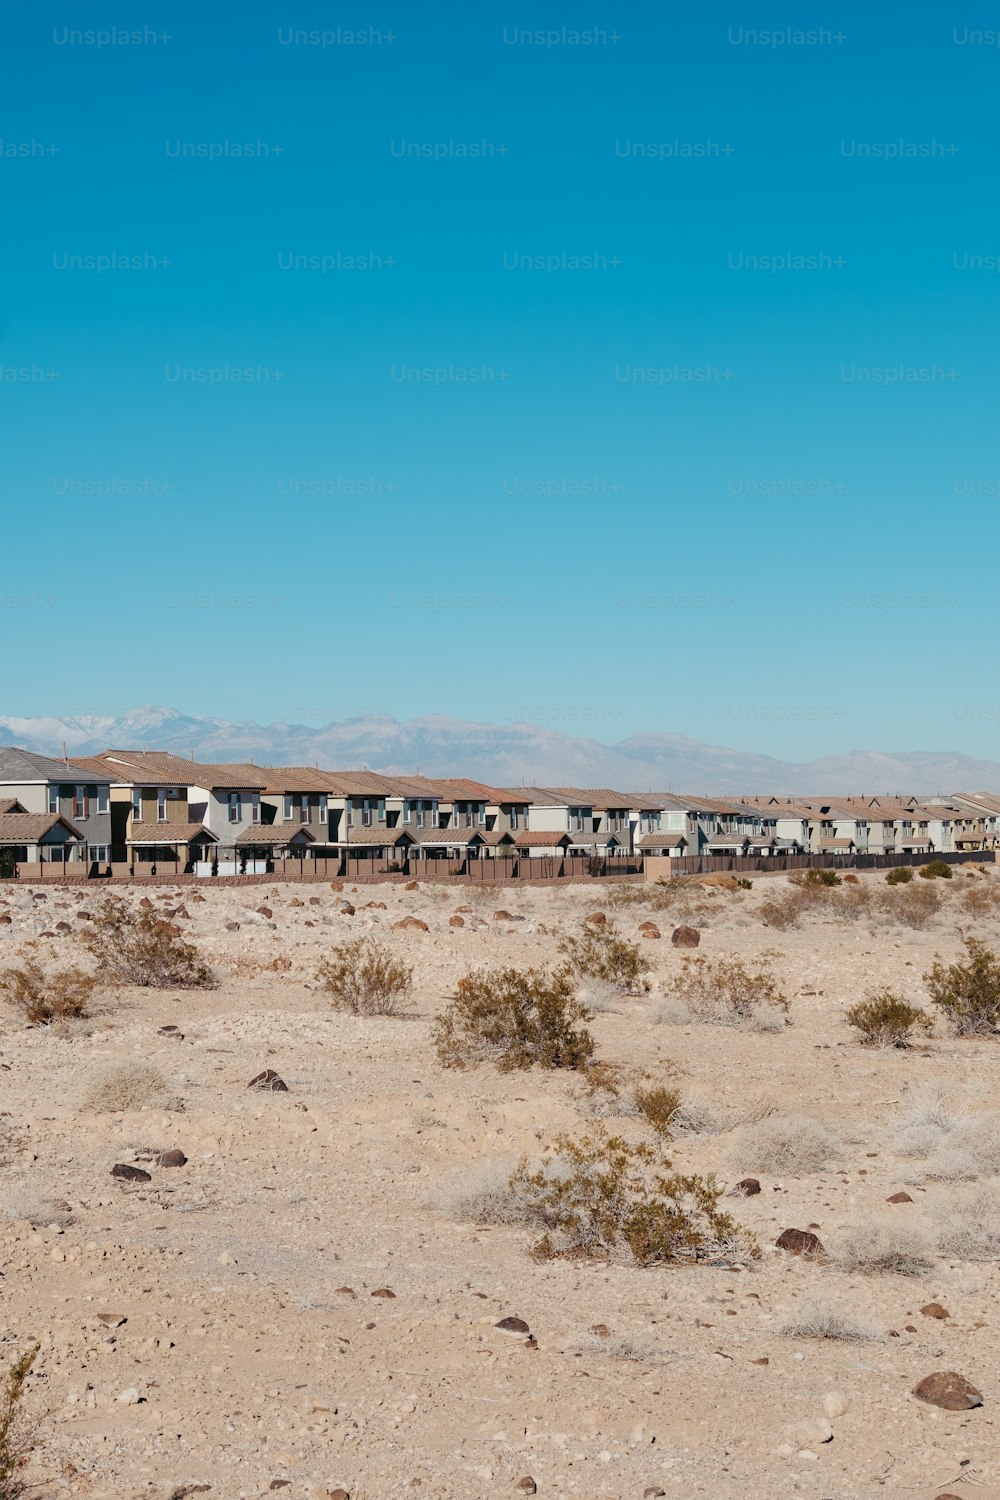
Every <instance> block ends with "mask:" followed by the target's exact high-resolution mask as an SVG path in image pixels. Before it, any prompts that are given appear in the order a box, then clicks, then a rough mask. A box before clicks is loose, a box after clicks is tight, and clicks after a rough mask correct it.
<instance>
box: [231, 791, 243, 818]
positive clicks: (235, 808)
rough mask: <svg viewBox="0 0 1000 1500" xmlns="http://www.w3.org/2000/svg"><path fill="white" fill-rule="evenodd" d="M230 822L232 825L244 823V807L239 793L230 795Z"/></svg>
mask: <svg viewBox="0 0 1000 1500" xmlns="http://www.w3.org/2000/svg"><path fill="white" fill-rule="evenodd" d="M229 821H230V823H240V822H242V821H243V805H242V801H241V798H240V794H239V792H230V793H229Z"/></svg>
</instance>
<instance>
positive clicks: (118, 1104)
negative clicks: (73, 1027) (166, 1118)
mask: <svg viewBox="0 0 1000 1500" xmlns="http://www.w3.org/2000/svg"><path fill="white" fill-rule="evenodd" d="M169 1102H170V1093H169V1090H168V1087H167V1080H166V1079H165V1078H164V1076H163V1074H162V1073H161V1072H160V1071H159V1070H158V1069H157V1068H151V1067H149V1066H147V1064H146V1063H140V1062H127V1063H118V1064H117V1065H116V1066H114V1067H111V1068H106V1069H105V1070H104V1072H103V1073H101V1074H99V1076H98V1077H97V1078H95V1079H94V1080H93V1081H92V1082H91V1083H90V1085H89V1086H88V1088H87V1090H86V1092H85V1094H84V1096H83V1100H82V1108H83V1109H86V1110H91V1111H93V1112H94V1113H97V1114H106V1113H108V1112H110V1111H116V1112H117V1111H124V1110H133V1109H151V1108H155V1107H159V1108H161V1109H162V1108H164V1107H165V1106H166V1105H167V1104H169Z"/></svg>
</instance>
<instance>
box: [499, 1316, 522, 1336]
mask: <svg viewBox="0 0 1000 1500" xmlns="http://www.w3.org/2000/svg"><path fill="white" fill-rule="evenodd" d="M493 1327H494V1328H499V1330H500V1332H501V1333H530V1332H531V1329H530V1328H529V1327H528V1325H527V1323H526V1322H525V1321H524V1319H523V1318H501V1319H500V1321H499V1323H494V1324H493Z"/></svg>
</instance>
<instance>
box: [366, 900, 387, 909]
mask: <svg viewBox="0 0 1000 1500" xmlns="http://www.w3.org/2000/svg"><path fill="white" fill-rule="evenodd" d="M365 910H366V911H385V902H384V901H366V902H365Z"/></svg>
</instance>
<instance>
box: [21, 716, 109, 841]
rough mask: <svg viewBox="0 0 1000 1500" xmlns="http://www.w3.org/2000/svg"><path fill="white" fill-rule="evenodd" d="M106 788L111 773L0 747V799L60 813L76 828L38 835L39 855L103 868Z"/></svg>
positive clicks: (38, 810)
mask: <svg viewBox="0 0 1000 1500" xmlns="http://www.w3.org/2000/svg"><path fill="white" fill-rule="evenodd" d="M110 791H111V778H110V776H108V775H107V774H106V773H104V772H101V771H97V770H90V769H88V768H86V767H85V766H84V765H82V764H80V765H78V764H77V763H76V762H75V761H70V760H52V759H50V758H49V757H48V756H45V755H36V754H35V752H34V751H33V750H20V749H18V748H17V747H16V746H13V745H9V746H2V747H0V798H4V799H7V800H10V799H15V800H16V801H17V802H18V803H19V804H20V805H21V807H22V808H23V809H24V812H25V813H31V814H34V815H36V816H41V815H44V816H46V817H49V818H61V819H63V820H64V822H65V823H66V824H69V825H71V826H72V828H73V829H75V830H76V832H75V834H67V833H66V832H65V829H64V830H63V832H62V834H59V833H56V834H54V835H53V836H50V837H49V838H47V839H46V837H45V835H44V834H40V835H39V837H40V838H41V840H42V844H43V846H44V852H43V853H41V854H40V858H41V859H42V860H51V859H56V860H68V861H70V862H71V863H74V864H83V863H86V864H87V865H89V866H90V867H91V868H92V869H95V870H96V869H103V868H106V866H107V865H108V863H109V861H110V857H111V809H110ZM13 816H17V814H14V815H13ZM26 826H27V825H22V827H26ZM52 827H53V828H54V829H55V828H56V825H55V824H53V825H52ZM19 847H20V846H19ZM37 847H38V846H37V845H36V848H37Z"/></svg>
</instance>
